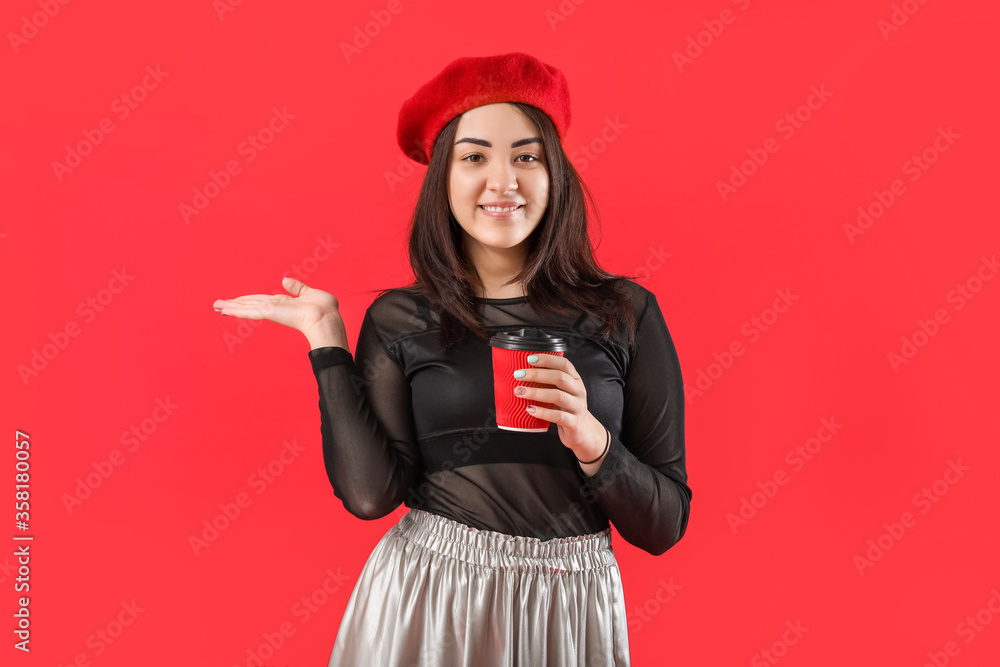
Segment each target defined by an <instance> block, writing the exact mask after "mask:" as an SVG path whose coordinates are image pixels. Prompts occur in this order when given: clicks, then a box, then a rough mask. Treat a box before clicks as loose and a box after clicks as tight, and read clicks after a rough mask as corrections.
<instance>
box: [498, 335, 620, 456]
mask: <svg viewBox="0 0 1000 667" xmlns="http://www.w3.org/2000/svg"><path fill="white" fill-rule="evenodd" d="M533 356H536V357H538V361H537V362H534V363H531V362H529V363H531V368H526V369H523V370H524V372H525V374H524V377H522V378H517V379H518V380H522V381H524V382H537V383H540V384H547V385H552V386H551V387H527V386H523V385H521V386H518V387H516V388H515V390H514V395H515V396H517V397H519V398H524V399H527V400H526V409H527V408H530V407H532V406H534V409H533V410H532V409H528V412H529V413H531V414H533V415H534V416H535V417H538V418H539V419H544V420H546V421H549V422H554V423H555V424H556V426H557V428H558V430H559V439H560V440H561V441H562V443H563V444H564V445H566V446H567V447H569V448H570V449H571V450H573V453H574V454H575V455H576V458H577V460H579V461H592V460H593V459H595V458H597V457H598V456H601V452H603V451H604V448H605V445H606V444H607V432H606V430H605V428H604V425H603V424H601V422H599V421H598V420H597V418H596V417H594V415H592V414H590V410H588V409H587V389H586V387H584V385H583V380H582V379H581V378H580V374H579V373H577V372H576V368H574V367H573V364H572V363H570V360H569V359H567V358H566V357H561V356H559V355H555V354H538V355H533ZM529 358H530V357H529ZM537 402H541V403H551V404H552V407H551V408H543V407H541V406H539V405H538V404H537ZM600 463H601V461H596V462H594V464H593V466H599V464H600ZM587 467H590V466H587Z"/></svg>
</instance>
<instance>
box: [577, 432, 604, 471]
mask: <svg viewBox="0 0 1000 667" xmlns="http://www.w3.org/2000/svg"><path fill="white" fill-rule="evenodd" d="M604 430H605V431H608V427H607V426H605V427H604ZM609 449H611V431H608V444H606V445H604V451H603V452H601V455H600V456H598V457H597V458H596V459H594V460H593V461H580V459H579V457H577V459H576V460H577V461H580V463H582V464H584V465H587V464H588V463H597V462H598V461H600V460H601V459H603V458H604V455H605V454H607V453H608V450H609ZM573 456H576V454H574V455H573Z"/></svg>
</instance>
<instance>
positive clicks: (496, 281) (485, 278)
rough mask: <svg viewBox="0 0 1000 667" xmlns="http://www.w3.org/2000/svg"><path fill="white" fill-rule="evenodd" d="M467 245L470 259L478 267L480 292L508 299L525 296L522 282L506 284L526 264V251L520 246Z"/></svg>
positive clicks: (483, 294)
mask: <svg viewBox="0 0 1000 667" xmlns="http://www.w3.org/2000/svg"><path fill="white" fill-rule="evenodd" d="M472 245H474V246H475V247H472V248H469V247H467V250H466V252H468V253H469V259H470V260H471V262H472V264H473V266H475V267H476V274H477V275H478V278H479V283H480V284H479V294H478V295H477V296H480V297H483V298H488V299H506V298H510V297H515V296H524V287H523V286H522V285H521V284H520V283H513V284H510V285H505V284H504V283H507V282H508V281H510V280H513V279H514V277H515V276H517V274H518V273H520V271H521V268H522V267H523V266H524V251H523V250H522V249H520V248H490V247H486V246H482V245H480V244H472Z"/></svg>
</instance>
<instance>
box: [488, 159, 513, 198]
mask: <svg viewBox="0 0 1000 667" xmlns="http://www.w3.org/2000/svg"><path fill="white" fill-rule="evenodd" d="M486 188H487V189H488V190H490V191H491V192H499V193H501V194H504V193H507V192H510V191H512V190H516V189H517V174H516V173H515V172H514V167H513V165H510V164H508V163H507V162H506V161H504V160H495V161H494V162H493V164H492V165H490V169H489V173H488V174H487V176H486Z"/></svg>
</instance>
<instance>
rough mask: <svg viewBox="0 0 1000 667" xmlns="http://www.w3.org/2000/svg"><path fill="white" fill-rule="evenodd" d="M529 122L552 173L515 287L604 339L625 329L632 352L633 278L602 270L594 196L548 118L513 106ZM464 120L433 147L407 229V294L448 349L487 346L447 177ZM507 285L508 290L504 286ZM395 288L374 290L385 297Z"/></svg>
mask: <svg viewBox="0 0 1000 667" xmlns="http://www.w3.org/2000/svg"><path fill="white" fill-rule="evenodd" d="M510 104H511V105H512V106H514V107H515V108H517V109H519V110H520V111H521V112H522V113H523V114H524V115H526V116H527V117H528V119H529V120H531V121H532V122H533V123H534V124H535V126H536V127H537V128H538V131H539V133H540V135H541V138H542V142H543V145H544V147H545V151H544V153H545V161H546V166H547V167H548V170H549V201H548V205H547V207H546V209H545V213H544V215H543V216H542V219H541V220H540V221H539V223H538V225H537V226H536V227H535V229H534V230H533V231H532V233H531V235H530V236H528V238H527V239H526V241H525V242H526V243H527V244H528V250H527V255H526V257H525V261H524V266H523V267H522V269H521V272H520V273H518V274H517V276H515V277H514V278H513V279H512V280H511V282H514V283H522V284H523V285H524V287H525V293H526V296H527V301H528V303H529V304H530V305H531V307H532V308H533V309H534V310H535V312H536V313H546V312H556V313H559V314H562V315H565V314H567V313H569V312H571V310H572V309H579V310H583V311H586V312H589V313H591V314H592V315H594V316H596V317H598V318H599V319H600V320H601V321H602V322H603V323H604V328H603V331H602V336H603V337H604V338H605V339H608V338H610V337H611V336H612V335H614V332H615V331H616V330H618V329H621V330H624V331H625V333H626V338H627V341H628V346H629V348H632V347H633V345H634V343H635V313H634V312H633V309H632V305H631V300H630V298H629V293H628V290H627V288H626V285H625V283H624V280H625V279H626V278H627V279H633V278H634V277H635V276H620V275H617V274H614V273H609V272H607V271H605V270H603V269H602V268H600V267H599V266H598V265H597V262H596V260H595V259H594V251H593V248H592V247H591V244H590V236H589V234H588V231H589V230H588V220H589V219H590V218H589V215H588V211H587V203H588V202H589V203H590V205H591V208H592V215H593V218H594V219H595V220H596V221H597V226H598V229H600V216H599V214H598V212H597V206H596V203H595V202H594V198H593V195H591V193H590V190H589V189H588V188H587V186H586V185H585V184H584V182H583V180H582V179H581V178H580V175H579V174H578V173H577V171H576V169H574V168H573V165H572V163H571V162H570V161H569V158H568V157H567V156H566V152H565V151H564V150H563V147H562V143H561V142H560V140H559V134H558V133H557V132H556V129H555V126H554V125H553V123H552V120H551V119H550V118H549V117H548V115H547V114H546V113H545V112H544V111H542V110H541V109H538V108H537V107H534V106H531V105H528V104H522V103H520V102H511V103H510ZM460 118H461V115H459V116H456V117H455V118H453V119H452V120H451V122H449V123H448V124H447V125H445V127H444V129H442V130H441V132H440V133H439V134H438V137H437V140H436V141H435V142H434V149H433V152H432V154H431V160H430V164H428V165H427V174H426V176H425V177H424V182H423V186H422V188H421V190H420V196H419V198H418V199H417V205H416V207H415V208H414V211H413V217H412V218H411V220H410V226H409V249H410V265H411V267H412V268H413V274H414V280H413V282H412V283H410V284H409V285H407V286H405V287H403V288H396V289H403V290H405V291H408V292H411V293H413V294H422V295H425V296H426V297H427V298H428V299H429V300H430V302H431V304H432V305H433V306H434V308H435V310H436V311H437V313H438V316H439V318H440V320H441V336H440V340H441V347H442V349H448V348H449V347H451V346H452V345H454V344H455V343H456V342H458V341H459V340H460V339H461V338H462V337H463V335H464V334H465V332H466V331H471V332H472V333H473V334H475V335H476V336H478V337H480V338H483V339H487V338H488V335H489V334H488V332H487V331H486V328H485V327H484V326H483V322H482V318H481V315H480V312H479V307H480V304H479V303H477V302H476V300H475V296H476V295H477V294H478V292H477V290H476V288H475V285H477V284H478V282H479V281H478V275H477V274H476V269H475V266H474V265H473V264H472V263H471V261H470V260H469V259H468V257H466V256H465V253H464V251H463V250H462V228H461V226H460V225H459V224H458V221H457V220H456V219H455V216H454V215H453V214H452V212H451V206H450V204H449V200H448V175H449V168H450V165H451V153H452V151H451V147H452V144H453V143H454V141H455V133H456V131H457V128H458V121H459V119H460ZM506 284H510V283H506ZM390 289H393V288H385V289H381V290H370V291H371V292H382V293H384V292H387V291H389V290H390Z"/></svg>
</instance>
